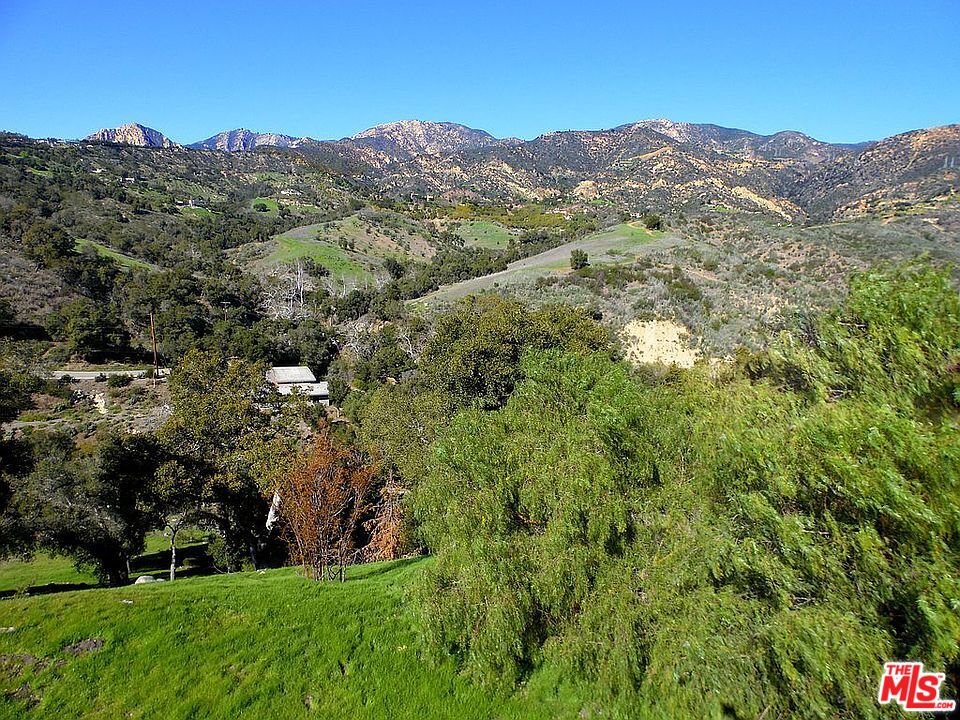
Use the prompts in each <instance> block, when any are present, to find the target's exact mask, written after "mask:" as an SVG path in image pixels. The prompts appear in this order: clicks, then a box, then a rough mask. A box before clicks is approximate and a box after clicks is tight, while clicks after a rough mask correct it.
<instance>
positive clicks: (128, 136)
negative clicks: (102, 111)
mask: <svg viewBox="0 0 960 720" xmlns="http://www.w3.org/2000/svg"><path fill="white" fill-rule="evenodd" d="M84 140H86V141H88V142H106V143H117V144H119V145H133V146H136V147H154V148H170V147H174V146H175V145H176V143H174V142H173V141H171V140H170V139H169V138H168V137H167V136H166V135H164V134H163V133H161V132H160V131H158V130H154V129H153V128H148V127H146V126H145V125H140V124H139V123H129V124H127V125H121V126H120V127H116V128H103V129H101V130H97V131H96V132H95V133H92V134H91V135H87V137H85V138H84Z"/></svg>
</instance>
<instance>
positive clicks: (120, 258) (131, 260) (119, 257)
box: [75, 240, 160, 270]
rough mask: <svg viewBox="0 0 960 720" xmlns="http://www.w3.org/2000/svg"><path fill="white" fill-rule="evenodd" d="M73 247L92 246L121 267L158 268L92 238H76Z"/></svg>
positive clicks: (79, 248) (78, 248) (99, 253)
mask: <svg viewBox="0 0 960 720" xmlns="http://www.w3.org/2000/svg"><path fill="white" fill-rule="evenodd" d="M75 247H76V249H77V250H82V249H83V248H84V247H90V248H93V249H94V250H95V251H96V252H97V254H98V255H102V256H103V257H108V258H112V259H114V260H116V261H117V263H119V264H120V266H121V267H125V268H140V269H142V270H159V269H160V268H158V267H157V266H156V265H154V264H152V263H148V262H146V261H144V260H138V259H137V258H135V257H130V256H129V255H125V254H124V253H122V252H119V251H117V250H114V249H113V248H111V247H107V246H106V245H101V244H100V243H97V242H94V241H93V240H77V241H76V243H75Z"/></svg>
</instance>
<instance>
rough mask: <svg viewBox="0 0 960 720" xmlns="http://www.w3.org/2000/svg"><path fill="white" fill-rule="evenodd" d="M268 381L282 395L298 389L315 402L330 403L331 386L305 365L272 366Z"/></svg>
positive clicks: (268, 371) (268, 372) (268, 373)
mask: <svg viewBox="0 0 960 720" xmlns="http://www.w3.org/2000/svg"><path fill="white" fill-rule="evenodd" d="M267 382H269V383H271V384H273V385H275V386H276V388H277V391H278V392H279V393H280V394H281V395H291V394H292V393H293V392H294V390H296V391H297V392H299V393H302V394H303V395H306V396H307V397H308V398H310V399H311V400H313V401H314V402H318V403H320V404H322V405H329V404H330V388H329V386H328V385H327V383H326V382H317V378H316V376H315V375H314V374H313V371H312V370H310V368H308V367H306V366H304V365H293V366H286V367H272V368H270V369H269V370H267Z"/></svg>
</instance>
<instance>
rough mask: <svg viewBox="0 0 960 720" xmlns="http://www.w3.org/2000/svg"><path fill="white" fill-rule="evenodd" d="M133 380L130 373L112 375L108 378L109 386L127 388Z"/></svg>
mask: <svg viewBox="0 0 960 720" xmlns="http://www.w3.org/2000/svg"><path fill="white" fill-rule="evenodd" d="M132 382H133V378H132V377H131V376H130V375H110V376H109V377H108V378H107V387H112V388H125V387H127V386H128V385H129V384H130V383H132Z"/></svg>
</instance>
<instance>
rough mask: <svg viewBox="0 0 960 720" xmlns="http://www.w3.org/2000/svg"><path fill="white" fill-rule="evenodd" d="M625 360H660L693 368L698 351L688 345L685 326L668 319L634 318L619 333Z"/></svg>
mask: <svg viewBox="0 0 960 720" xmlns="http://www.w3.org/2000/svg"><path fill="white" fill-rule="evenodd" d="M620 335H621V337H622V338H623V343H624V347H625V348H626V354H627V360H629V361H630V362H632V363H634V364H635V365H642V364H646V363H663V364H664V365H676V366H677V367H693V364H694V363H695V362H696V361H697V358H698V357H699V353H698V352H697V351H696V350H694V349H693V348H691V347H690V346H689V344H688V342H687V341H688V338H689V337H690V334H689V333H688V332H687V329H686V328H685V327H683V325H680V324H679V323H675V322H673V321H672V320H649V321H643V320H634V321H633V322H629V323H627V324H626V326H624V328H623V330H622V331H621V333H620Z"/></svg>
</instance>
